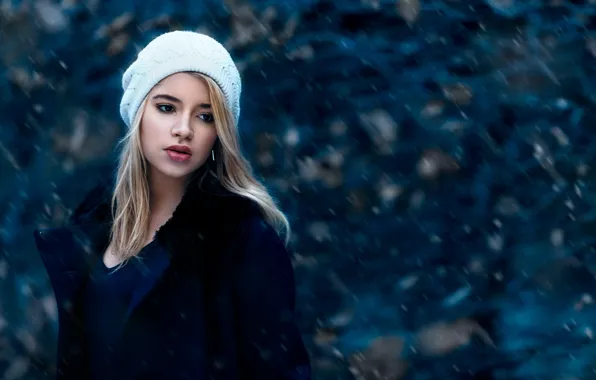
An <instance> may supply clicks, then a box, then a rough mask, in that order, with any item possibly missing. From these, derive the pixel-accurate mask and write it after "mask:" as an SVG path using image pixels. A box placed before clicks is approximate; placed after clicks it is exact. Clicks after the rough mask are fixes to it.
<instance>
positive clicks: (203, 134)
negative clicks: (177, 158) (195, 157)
mask: <svg viewBox="0 0 596 380" xmlns="http://www.w3.org/2000/svg"><path fill="white" fill-rule="evenodd" d="M194 140H195V143H196V145H195V149H196V150H197V151H198V152H201V156H205V157H207V156H210V155H211V149H213V145H214V144H215V141H216V140H217V132H216V131H215V129H214V128H213V129H202V130H199V131H197V133H196V134H195V136H194Z"/></svg>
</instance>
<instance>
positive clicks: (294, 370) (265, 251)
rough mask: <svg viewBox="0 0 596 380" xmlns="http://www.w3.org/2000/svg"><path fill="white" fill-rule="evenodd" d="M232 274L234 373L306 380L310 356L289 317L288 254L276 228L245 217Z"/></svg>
mask: <svg viewBox="0 0 596 380" xmlns="http://www.w3.org/2000/svg"><path fill="white" fill-rule="evenodd" d="M244 233H246V234H248V236H247V237H246V240H245V241H248V243H247V244H246V245H245V246H244V247H243V248H242V255H241V259H240V263H239V266H238V268H237V273H236V278H235V293H236V297H237V300H236V305H237V307H238V314H237V315H238V322H239V325H238V335H239V336H238V347H239V350H238V359H239V366H240V367H239V372H240V373H241V374H242V376H243V378H247V379H259V380H268V379H271V380H273V379H275V380H278V379H279V380H281V379H287V380H309V379H310V378H311V375H310V360H309V357H308V353H307V351H306V348H305V346H304V342H303V340H302V337H301V335H300V332H299V330H298V327H297V326H296V324H295V322H294V302H295V283H294V270H293V268H292V263H291V261H290V256H289V254H288V252H287V250H286V248H285V246H284V244H283V242H282V241H281V239H280V238H279V237H278V235H277V233H276V232H275V231H274V230H273V228H271V226H269V225H268V224H266V223H265V222H263V221H261V220H257V219H253V220H251V222H250V223H249V227H248V228H247V229H245V232H244Z"/></svg>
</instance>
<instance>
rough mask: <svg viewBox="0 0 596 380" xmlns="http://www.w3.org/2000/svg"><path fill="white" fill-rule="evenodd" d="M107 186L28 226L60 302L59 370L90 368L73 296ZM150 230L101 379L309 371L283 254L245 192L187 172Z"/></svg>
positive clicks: (262, 378)
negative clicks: (67, 212)
mask: <svg viewBox="0 0 596 380" xmlns="http://www.w3.org/2000/svg"><path fill="white" fill-rule="evenodd" d="M110 196H111V186H110V184H109V183H107V182H106V183H103V184H101V185H99V186H97V187H96V188H95V189H94V190H92V191H91V192H90V193H89V194H88V196H87V197H86V198H85V200H84V201H83V202H82V203H81V205H80V206H79V207H78V208H77V209H76V210H75V212H74V213H73V216H72V217H71V219H70V222H69V223H68V224H67V225H66V226H64V227H60V228H49V229H43V230H36V231H35V233H34V235H35V240H36V244H37V248H38V250H39V252H40V254H41V257H42V259H43V262H44V265H45V267H46V270H47V272H48V275H49V277H50V281H51V284H52V287H53V290H54V293H55V296H56V301H57V304H58V310H59V312H58V317H59V335H58V362H57V366H58V376H57V379H60V380H66V379H76V380H84V379H86V378H88V374H87V372H86V371H87V370H88V366H87V364H86V359H85V355H86V352H85V350H84V347H85V345H84V333H83V323H82V318H81V315H82V314H81V313H82V311H81V310H82V301H81V299H82V294H83V292H84V289H85V284H86V281H87V278H88V273H89V271H90V270H91V269H92V267H93V265H94V264H96V263H97V262H98V261H97V260H100V259H101V255H102V254H103V252H104V250H105V248H107V244H108V240H109V237H108V236H109V235H108V233H109V226H110V224H111V222H112V220H111V216H110ZM155 240H156V244H157V245H158V247H159V248H158V249H157V251H158V253H157V254H156V255H155V256H154V255H152V256H151V258H150V260H146V261H143V263H144V264H145V265H146V266H147V269H148V271H147V272H146V275H145V276H144V277H143V281H142V283H141V284H140V286H139V287H138V288H137V289H136V291H135V293H134V295H133V297H132V300H131V302H130V305H129V308H128V311H129V312H128V314H127V317H126V318H125V319H124V320H123V321H122V324H121V334H120V338H119V343H118V345H117V347H116V350H115V352H114V355H113V358H114V360H115V364H114V366H113V368H114V372H113V376H111V377H110V380H117V379H123V380H124V379H126V380H132V379H138V380H140V379H146V380H149V379H197V380H199V379H222V380H223V379H251V380H253V379H254V380H256V379H258V380H267V379H310V377H311V375H310V361H309V357H308V354H307V351H306V349H305V346H304V343H303V340H302V338H301V335H300V333H299V331H298V329H297V326H296V324H295V321H294V320H293V318H294V299H295V284H294V273H293V268H292V265H291V261H290V257H289V255H288V252H287V250H286V248H285V246H284V244H283V242H282V240H281V239H280V238H279V237H278V236H277V234H276V232H275V231H274V230H273V229H272V227H271V226H270V225H269V224H267V223H266V222H265V221H264V219H263V217H262V216H261V214H260V212H259V211H258V209H257V207H256V206H255V204H254V203H253V202H251V201H248V200H247V199H245V198H242V197H239V196H236V195H233V194H231V193H229V192H227V191H226V190H224V189H223V187H222V186H221V185H219V184H217V183H215V182H214V181H211V182H209V184H208V185H205V184H203V185H202V186H201V187H199V186H198V183H197V182H196V181H193V182H192V183H191V184H190V186H189V188H188V190H187V192H186V194H185V195H184V197H183V198H182V201H181V202H180V204H179V206H178V207H177V208H176V210H175V211H174V214H173V216H172V218H170V219H169V220H168V222H167V223H166V224H164V225H163V226H162V227H161V228H160V229H159V230H158V232H157V233H156V239H155ZM89 248H91V249H89ZM203 321H204V322H203ZM115 328H118V326H115ZM203 334H206V340H201V339H198V338H197V337H199V336H203ZM198 342H206V343H204V344H200V343H198ZM202 361H204V362H203V363H206V365H207V368H208V370H207V372H208V373H207V374H204V375H203V374H200V373H198V372H199V368H201V363H202Z"/></svg>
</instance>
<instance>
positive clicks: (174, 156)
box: [166, 150, 190, 162]
mask: <svg viewBox="0 0 596 380" xmlns="http://www.w3.org/2000/svg"><path fill="white" fill-rule="evenodd" d="M166 153H167V154H168V157H170V159H171V160H172V161H176V162H185V161H188V160H190V154H187V153H180V152H176V151H173V150H166Z"/></svg>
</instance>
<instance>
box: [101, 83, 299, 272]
mask: <svg viewBox="0 0 596 380" xmlns="http://www.w3.org/2000/svg"><path fill="white" fill-rule="evenodd" d="M190 74H192V75H195V76H197V77H199V78H202V79H203V80H204V81H205V82H206V84H207V87H208V89H209V97H210V102H211V107H212V111H213V117H214V119H215V128H216V131H217V135H218V141H217V143H216V146H214V152H215V154H216V160H215V161H216V171H215V172H213V171H212V170H210V172H209V173H207V174H209V175H214V176H217V179H218V180H219V181H220V183H221V184H222V185H223V187H225V188H226V189H227V190H229V191H230V192H232V193H234V194H237V195H240V196H242V197H245V198H249V199H250V200H252V201H254V202H256V204H257V205H258V206H259V208H260V209H261V211H262V213H263V216H264V218H265V220H266V221H267V222H269V223H270V224H271V225H272V226H273V227H274V228H275V230H276V231H277V232H278V233H279V234H281V233H282V232H285V243H286V244H287V243H288V241H289V238H290V225H289V222H288V219H287V218H286V216H285V215H284V213H283V212H282V211H281V210H280V209H279V207H278V206H277V205H276V203H275V201H274V200H273V198H272V197H271V195H270V194H269V193H268V191H267V189H266V188H265V186H264V185H262V184H261V183H260V182H259V181H258V180H257V179H256V178H255V177H254V175H253V174H252V168H251V165H250V163H249V162H248V160H247V159H246V158H245V157H244V156H243V154H242V152H241V149H240V141H239V134H238V128H237V125H236V123H235V121H234V118H233V116H232V114H231V112H230V111H229V108H228V107H227V106H226V103H225V98H224V95H223V93H222V92H221V89H220V87H219V86H218V85H217V84H216V83H215V81H213V79H211V78H210V77H208V76H206V75H203V74H200V73H194V72H192V73H190ZM146 105H147V97H145V99H144V100H143V103H142V104H141V106H140V107H139V112H138V113H137V115H136V118H135V120H134V123H133V125H132V127H131V128H130V130H129V131H128V133H127V134H126V135H125V136H124V137H123V138H122V139H121V140H120V141H119V143H118V145H121V146H122V151H121V153H120V157H119V163H118V170H117V175H116V181H115V187H114V192H113V195H112V200H111V210H112V215H113V225H112V229H111V235H110V245H111V248H112V249H113V252H114V253H115V254H116V255H117V256H119V257H120V258H122V259H123V260H124V261H126V260H128V259H130V258H131V257H134V256H136V255H137V253H138V252H139V251H140V250H141V249H142V248H143V246H144V245H145V244H146V242H147V240H148V239H149V237H150V236H149V231H148V226H149V217H150V207H149V205H150V203H149V199H150V198H149V184H148V181H147V173H148V171H147V169H148V168H147V162H146V160H145V158H144V155H143V152H142V148H141V138H140V126H141V120H142V115H143V113H144V111H145V107H146ZM200 217H202V216H200V215H197V218H200Z"/></svg>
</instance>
